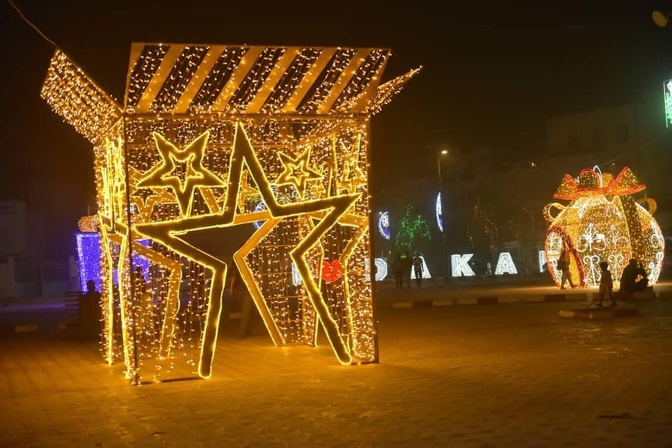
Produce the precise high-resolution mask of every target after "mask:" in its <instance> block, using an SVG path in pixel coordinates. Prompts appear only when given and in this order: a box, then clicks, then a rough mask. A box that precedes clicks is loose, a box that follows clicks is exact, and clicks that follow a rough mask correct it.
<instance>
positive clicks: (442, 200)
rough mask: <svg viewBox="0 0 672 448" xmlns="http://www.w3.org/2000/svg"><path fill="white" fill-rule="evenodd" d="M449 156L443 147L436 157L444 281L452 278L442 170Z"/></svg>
mask: <svg viewBox="0 0 672 448" xmlns="http://www.w3.org/2000/svg"><path fill="white" fill-rule="evenodd" d="M446 156H448V150H447V149H445V148H444V149H442V150H441V152H439V155H438V156H437V158H436V165H437V167H438V171H439V198H440V204H441V233H442V234H443V281H444V282H448V281H449V279H450V261H449V258H448V234H447V233H448V223H447V221H446V200H445V197H446V195H445V194H444V191H443V172H442V170H441V165H442V161H443V159H444V158H446Z"/></svg>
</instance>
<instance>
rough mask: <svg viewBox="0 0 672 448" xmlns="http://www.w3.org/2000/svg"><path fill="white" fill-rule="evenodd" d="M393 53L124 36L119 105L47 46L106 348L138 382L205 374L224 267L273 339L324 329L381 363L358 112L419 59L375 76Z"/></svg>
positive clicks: (48, 84)
mask: <svg viewBox="0 0 672 448" xmlns="http://www.w3.org/2000/svg"><path fill="white" fill-rule="evenodd" d="M390 55H391V52H390V50H388V49H381V48H345V47H315V46H307V47H285V46H269V47H264V46H248V45H200V44H163V43H133V44H132V45H131V51H130V61H129V66H128V72H127V77H126V91H125V97H124V101H123V102H122V103H119V102H117V101H116V100H115V99H113V98H112V97H111V96H110V95H108V94H107V93H106V92H105V91H104V90H103V89H102V88H101V87H99V86H98V85H97V84H96V83H95V82H94V81H93V80H92V79H91V78H90V77H88V76H87V75H86V74H85V73H84V71H83V70H82V69H81V68H80V67H79V66H78V65H77V64H76V63H75V62H73V61H72V60H71V59H70V58H69V57H68V56H67V55H66V54H65V53H64V52H63V51H62V50H61V49H56V51H55V52H54V54H53V56H52V59H51V63H50V65H49V68H48V71H47V75H46V77H45V81H44V83H43V85H42V90H41V96H42V98H43V99H45V100H46V102H47V103H48V104H49V105H50V106H51V108H52V109H53V111H54V112H55V113H56V114H58V115H59V116H60V117H61V118H63V119H64V120H65V121H66V122H67V123H69V124H70V125H72V126H73V127H74V128H75V130H76V131H77V132H79V133H80V134H82V135H83V136H84V137H85V138H86V139H87V140H89V142H91V144H92V146H93V154H92V155H93V161H94V166H93V171H94V179H95V187H96V199H97V204H96V205H97V210H98V214H97V220H95V221H94V220H93V219H84V220H83V221H82V222H81V223H80V225H81V226H82V230H83V231H85V232H90V231H92V230H95V231H97V232H98V233H97V234H96V237H98V236H99V238H100V263H99V265H98V264H97V265H96V266H95V268H92V269H98V266H99V269H100V282H101V287H102V288H101V289H102V290H101V308H102V314H103V315H102V321H103V330H102V334H101V344H102V350H101V352H102V353H103V356H104V357H105V360H106V361H107V362H108V363H109V364H113V363H118V362H122V363H123V366H124V374H125V375H126V377H127V378H129V379H130V380H131V382H132V383H133V384H140V382H141V379H142V376H143V375H145V377H146V376H147V375H149V376H151V377H152V379H154V380H155V381H162V380H164V379H170V378H183V377H188V376H193V375H198V376H200V377H201V378H209V377H210V376H211V375H212V373H213V365H214V362H215V350H216V346H217V340H218V337H217V335H218V331H219V325H220V322H221V324H222V325H225V324H228V323H229V320H228V319H220V317H221V314H222V312H223V309H224V304H225V303H224V300H230V298H228V297H226V294H229V292H228V291H229V288H228V285H229V284H230V282H229V280H230V277H231V271H230V269H231V268H232V267H234V268H235V269H236V271H237V272H238V274H239V276H238V277H237V278H238V279H239V281H241V282H242V283H244V286H245V288H246V289H247V291H248V292H249V294H250V296H251V298H252V300H253V302H254V305H255V306H256V308H257V310H258V312H259V315H260V316H261V319H262V320H263V323H264V326H265V328H266V330H267V331H268V334H269V337H270V340H271V341H272V342H273V343H274V344H275V345H277V346H286V345H292V344H304V345H308V346H314V345H315V344H316V342H317V341H318V337H317V335H318V330H319V331H320V332H323V334H324V335H326V338H324V341H326V344H328V345H329V347H330V348H331V350H332V352H333V354H334V357H335V358H336V360H337V361H338V362H339V363H340V364H343V365H359V364H366V363H374V362H377V361H378V348H377V346H378V345H377V338H378V335H377V330H376V324H375V321H374V318H373V292H372V291H373V289H374V288H373V281H374V280H373V279H372V278H371V277H372V276H371V275H370V273H369V272H368V271H367V269H369V268H368V265H369V264H370V262H369V260H371V257H372V254H371V240H372V235H371V234H370V230H369V219H370V216H371V214H370V212H371V207H370V195H369V183H368V174H369V169H370V166H369V162H368V161H369V148H370V119H371V116H372V115H375V114H376V113H378V112H380V110H381V109H382V107H383V106H384V105H386V104H387V103H389V102H390V101H391V99H392V97H394V96H395V95H396V94H397V93H398V92H400V91H401V89H402V88H403V87H404V86H405V84H406V83H407V82H408V81H409V80H410V79H411V78H413V77H414V76H415V75H416V74H417V73H418V71H419V70H420V69H419V68H418V69H414V70H411V71H409V72H408V73H406V74H404V75H401V76H398V77H396V78H393V79H391V80H389V81H387V82H384V83H383V82H381V80H382V77H383V71H384V69H385V66H386V62H387V60H388V58H389V57H390ZM250 224H254V233H253V234H252V235H251V236H249V237H248V236H246V237H245V238H247V239H246V240H245V241H237V240H235V238H236V237H240V234H241V232H239V231H238V226H248V228H249V227H251V226H250ZM205 232H207V233H205ZM199 233H200V234H201V235H203V234H207V235H209V237H208V238H191V236H192V235H198V234H199ZM82 238H84V239H81V241H82V242H83V243H84V242H85V243H86V244H89V245H95V242H94V240H93V237H92V238H88V237H82ZM204 240H207V241H204ZM222 241H226V242H227V243H228V247H230V248H231V249H221V248H220V249H218V247H220V246H221V244H218V243H219V242H222ZM80 246H82V248H83V247H84V246H83V244H82V245H80ZM87 247H88V246H87ZM233 247H235V249H233ZM219 250H224V251H230V252H231V253H219V252H218V251H219ZM84 252H86V254H85V253H84ZM90 254H94V255H90ZM81 257H82V258H86V257H89V258H91V257H98V255H97V253H96V252H95V251H88V250H84V249H83V251H82V255H81ZM140 260H141V261H140ZM141 263H143V264H142V265H141ZM234 265H235V266H234ZM325 266H329V267H331V268H333V267H338V269H337V270H335V269H332V271H331V275H327V274H329V273H328V272H326V271H325V268H324V267H325ZM138 267H140V268H141V272H140V271H137V273H136V269H137V268H138ZM140 273H142V276H143V277H144V278H142V279H140V275H139V274H140ZM87 275H89V274H88V272H87ZM115 279H116V280H115ZM141 280H142V281H143V283H142V284H141V283H140V281H141ZM326 283H329V284H328V285H326ZM319 339H320V340H322V339H321V338H319ZM222 362H223V363H226V359H224V360H222ZM226 368H227V367H226V366H225V365H224V367H223V369H222V370H223V371H226Z"/></svg>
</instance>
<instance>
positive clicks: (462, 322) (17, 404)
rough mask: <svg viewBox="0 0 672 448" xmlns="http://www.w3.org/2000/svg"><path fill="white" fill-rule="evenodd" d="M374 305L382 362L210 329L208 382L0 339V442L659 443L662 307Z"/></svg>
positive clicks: (54, 345)
mask: <svg viewBox="0 0 672 448" xmlns="http://www.w3.org/2000/svg"><path fill="white" fill-rule="evenodd" d="M578 306H580V305H579V304H576V303H546V304H507V305H495V306H463V307H444V308H428V309H391V308H381V310H380V312H379V313H378V318H379V320H380V327H379V328H380V347H381V363H380V364H377V365H367V366H357V367H342V366H340V365H338V364H337V362H336V361H335V359H334V357H333V355H332V353H331V351H330V349H328V348H327V347H326V345H325V344H322V345H321V346H320V347H318V348H316V349H311V348H308V347H288V348H276V347H273V346H272V345H271V343H270V340H269V338H268V337H267V336H263V335H261V333H260V332H257V333H256V334H255V336H253V337H252V338H250V339H245V340H240V339H237V338H235V337H234V334H235V333H236V331H235V329H230V330H225V331H222V333H221V335H220V341H219V345H218V349H217V354H216V360H215V375H214V377H213V378H212V379H210V380H196V381H179V382H171V383H160V384H151V385H147V386H140V387H132V386H128V385H127V383H126V382H125V380H124V379H123V378H122V377H121V375H120V369H119V368H118V367H108V366H105V365H104V364H103V363H102V362H101V358H100V356H99V354H98V352H97V350H98V349H97V346H96V345H95V344H93V343H89V342H81V341H77V340H72V339H70V338H68V336H67V334H64V333H60V334H59V333H56V334H48V335H45V334H40V333H35V334H20V335H4V336H3V339H2V340H0V394H1V396H2V397H3V398H2V400H3V401H2V403H3V406H2V408H1V409H0V434H2V442H0V445H2V446H10V447H14V446H16V447H29V446H37V447H42V446H48V447H52V446H68V447H69V446H84V447H88V446H90V447H94V446H102V447H108V446H109V447H114V446H139V447H146V446H161V447H187V446H189V447H191V446H211V447H224V446H232V447H234V446H235V447H304V446H305V447H341V446H353V447H526V446H533V447H572V446H574V447H647V448H648V447H672V430H671V429H670V428H672V404H671V403H672V400H671V399H672V389H671V385H672V301H670V300H652V301H646V302H638V303H637V306H638V307H639V308H640V311H641V316H640V317H637V318H627V319H621V320H611V321H600V322H594V321H579V320H572V319H563V318H560V317H558V312H559V311H560V310H561V309H564V308H568V307H573V308H575V307H578Z"/></svg>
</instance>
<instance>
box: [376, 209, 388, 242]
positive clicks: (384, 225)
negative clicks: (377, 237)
mask: <svg viewBox="0 0 672 448" xmlns="http://www.w3.org/2000/svg"><path fill="white" fill-rule="evenodd" d="M378 232H379V233H380V234H381V235H382V236H383V238H385V239H386V240H389V239H390V237H391V234H390V213H389V212H382V213H381V214H380V216H379V217H378Z"/></svg>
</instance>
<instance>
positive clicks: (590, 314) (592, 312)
mask: <svg viewBox="0 0 672 448" xmlns="http://www.w3.org/2000/svg"><path fill="white" fill-rule="evenodd" d="M558 315H559V316H560V317H567V318H570V319H582V320H604V319H613V318H615V317H630V316H639V310H638V309H637V308H610V307H604V308H590V309H582V310H563V311H560V312H559V313H558Z"/></svg>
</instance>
